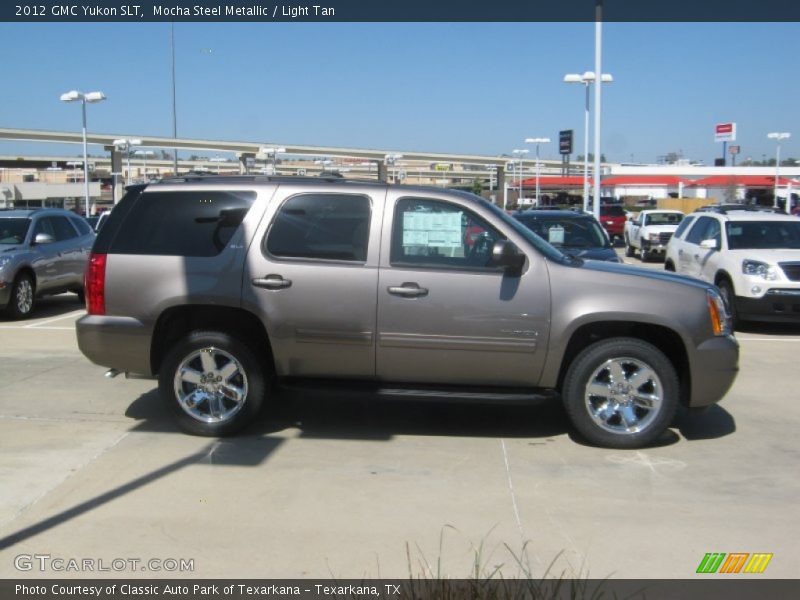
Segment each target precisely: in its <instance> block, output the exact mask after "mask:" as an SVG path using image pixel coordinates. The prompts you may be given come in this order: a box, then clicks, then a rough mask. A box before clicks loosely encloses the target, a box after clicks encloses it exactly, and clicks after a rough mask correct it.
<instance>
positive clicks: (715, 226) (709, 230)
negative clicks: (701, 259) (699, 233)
mask: <svg viewBox="0 0 800 600" xmlns="http://www.w3.org/2000/svg"><path fill="white" fill-rule="evenodd" d="M703 240H717V248H719V247H720V244H721V242H722V232H721V230H720V227H719V221H717V220H716V219H711V222H710V223H709V224H708V227H706V230H705V232H704V233H703ZM703 240H700V241H703Z"/></svg>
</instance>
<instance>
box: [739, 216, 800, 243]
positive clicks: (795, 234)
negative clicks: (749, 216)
mask: <svg viewBox="0 0 800 600" xmlns="http://www.w3.org/2000/svg"><path fill="white" fill-rule="evenodd" d="M725 232H726V233H727V234H728V246H729V247H730V249H731V250H744V249H748V250H749V249H768V248H788V249H794V250H796V249H800V220H794V221H734V222H731V221H729V222H727V223H725Z"/></svg>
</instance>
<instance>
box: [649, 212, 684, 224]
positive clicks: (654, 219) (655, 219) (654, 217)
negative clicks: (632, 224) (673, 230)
mask: <svg viewBox="0 0 800 600" xmlns="http://www.w3.org/2000/svg"><path fill="white" fill-rule="evenodd" d="M645 219H646V224H647V225H677V224H678V223H680V222H681V221H682V220H683V215H682V214H680V213H659V212H654V213H650V214H648V215H646V216H645Z"/></svg>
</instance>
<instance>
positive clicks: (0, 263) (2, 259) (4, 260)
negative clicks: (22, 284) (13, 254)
mask: <svg viewBox="0 0 800 600" xmlns="http://www.w3.org/2000/svg"><path fill="white" fill-rule="evenodd" d="M10 262H11V258H10V257H8V256H0V271H2V270H3V269H4V268H5V266H6V265H7V264H8V263H10Z"/></svg>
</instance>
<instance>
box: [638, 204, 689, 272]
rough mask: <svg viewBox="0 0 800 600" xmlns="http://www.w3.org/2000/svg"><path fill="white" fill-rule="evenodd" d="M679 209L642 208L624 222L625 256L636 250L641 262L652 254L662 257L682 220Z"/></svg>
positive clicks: (648, 258)
mask: <svg viewBox="0 0 800 600" xmlns="http://www.w3.org/2000/svg"><path fill="white" fill-rule="evenodd" d="M683 216H684V215H683V213H682V212H680V211H679V210H643V211H642V212H640V213H639V215H638V216H637V217H635V218H633V219H631V220H629V221H627V222H626V223H625V231H624V236H625V256H627V257H628V258H631V257H633V256H634V255H635V254H636V251H637V250H638V251H639V253H640V257H641V259H642V262H647V261H648V260H650V259H651V258H652V257H653V256H655V255H659V256H661V257H662V258H663V256H664V254H665V253H666V251H667V244H668V243H669V240H670V239H671V238H672V236H673V234H674V233H675V230H676V229H677V228H678V225H680V223H681V221H682V220H683Z"/></svg>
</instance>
